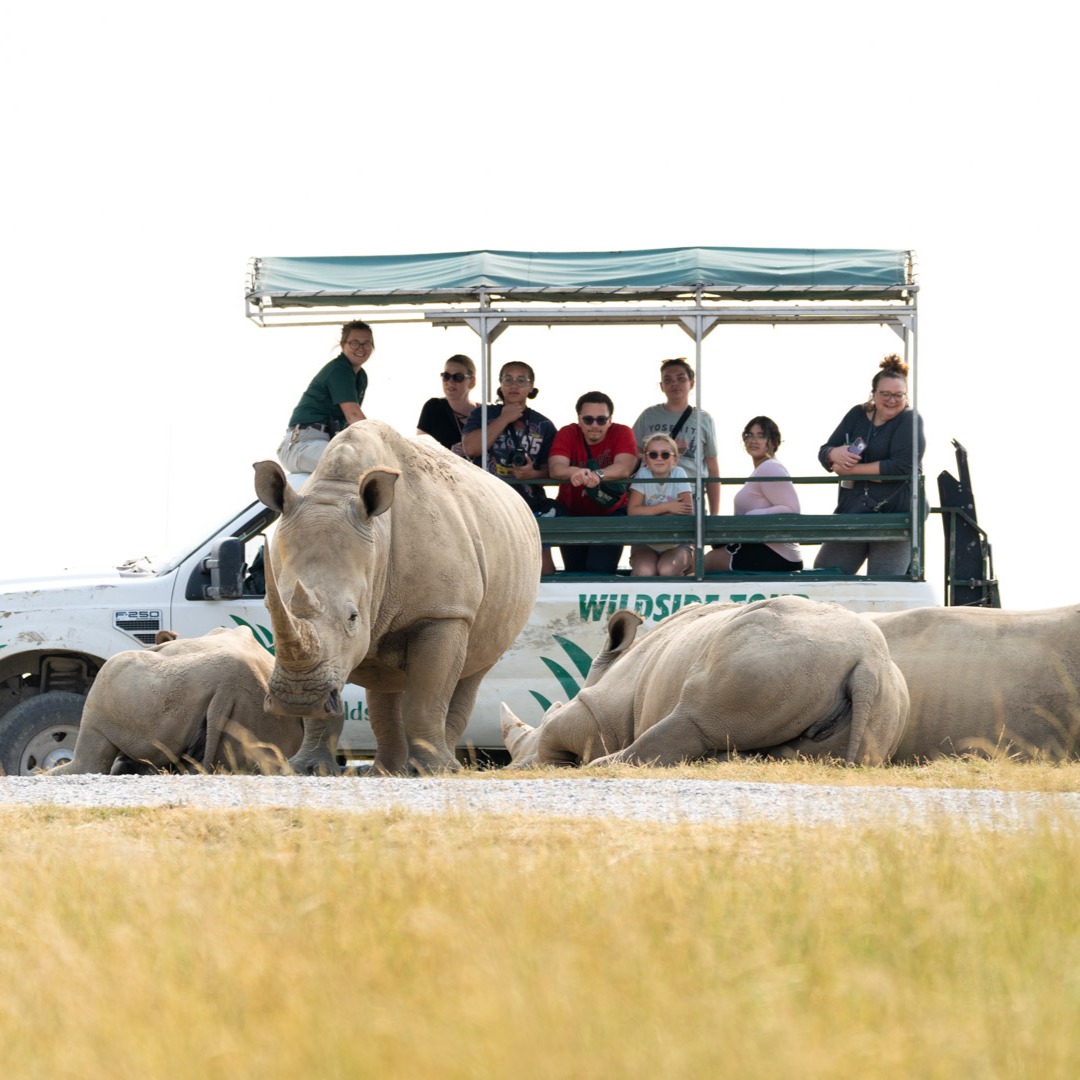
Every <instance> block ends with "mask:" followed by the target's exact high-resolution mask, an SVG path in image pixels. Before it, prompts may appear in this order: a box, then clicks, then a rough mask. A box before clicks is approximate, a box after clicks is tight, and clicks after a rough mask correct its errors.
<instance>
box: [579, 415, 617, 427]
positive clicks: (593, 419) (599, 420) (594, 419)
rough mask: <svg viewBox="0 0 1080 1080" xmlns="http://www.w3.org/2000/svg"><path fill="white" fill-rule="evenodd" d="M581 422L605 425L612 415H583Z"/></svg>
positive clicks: (599, 425) (598, 425)
mask: <svg viewBox="0 0 1080 1080" xmlns="http://www.w3.org/2000/svg"><path fill="white" fill-rule="evenodd" d="M580 419H581V422H582V423H583V424H595V425H596V426H597V427H603V426H604V425H605V424H606V423H607V422H608V421H609V420H610V419H611V417H610V416H585V415H582V416H581V418H580Z"/></svg>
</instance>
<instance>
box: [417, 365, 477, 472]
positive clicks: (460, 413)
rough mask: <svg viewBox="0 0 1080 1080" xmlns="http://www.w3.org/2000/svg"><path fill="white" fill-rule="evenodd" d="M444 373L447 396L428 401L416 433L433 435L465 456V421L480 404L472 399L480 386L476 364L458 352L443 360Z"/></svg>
mask: <svg viewBox="0 0 1080 1080" xmlns="http://www.w3.org/2000/svg"><path fill="white" fill-rule="evenodd" d="M441 377H442V387H443V396H442V397H434V398H428V400H427V401H425V402H424V407H423V408H422V409H421V410H420V419H419V420H417V421H416V434H417V435H430V436H431V437H432V438H433V439H435V440H436V441H437V442H441V443H442V444H443V446H445V447H446V449H447V450H453V451H454V453H455V454H459V455H460V456H461V457H464V456H465V451H464V450H463V449H462V448H461V439H462V435H463V434H464V432H465V424H466V422H467V421H468V419H469V417H470V416H471V415H472V411H473V409H475V408H476V406H475V405H474V404H473V403H472V402H471V401H470V400H469V394H470V393H471V392H472V389H473V387H474V386H476V365H475V364H474V363H473V362H472V360H471V359H470V358H469V357H468V356H466V355H465V354H464V353H455V354H454V355H453V356H451V357H450V359H449V360H447V361H446V363H445V364H443V369H442V376H441Z"/></svg>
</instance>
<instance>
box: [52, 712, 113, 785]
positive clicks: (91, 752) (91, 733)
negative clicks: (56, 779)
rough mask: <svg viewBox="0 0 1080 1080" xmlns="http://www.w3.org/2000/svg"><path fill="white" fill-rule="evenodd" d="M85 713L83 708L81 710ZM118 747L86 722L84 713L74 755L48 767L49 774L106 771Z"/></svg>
mask: <svg viewBox="0 0 1080 1080" xmlns="http://www.w3.org/2000/svg"><path fill="white" fill-rule="evenodd" d="M83 711H84V713H85V709H84V710H83ZM119 753H120V748H119V747H118V746H116V744H115V743H114V742H113V741H112V740H111V739H108V738H106V737H105V736H104V735H103V734H102V733H101V732H100V731H98V730H97V728H96V727H94V725H93V724H92V723H90V724H88V723H87V721H86V717H85V715H84V716H83V720H82V723H81V724H80V725H79V737H78V738H77V739H76V740H75V756H74V757H73V758H72V759H71V760H70V761H65V762H64V764H63V765H57V766H56V768H55V769H50V770H49V772H48V775H49V776H61V775H63V774H67V775H69V776H73V775H77V774H79V773H107V772H108V771H109V770H110V769H111V768H112V763H113V762H114V761H115V760H116V756H117V754H119Z"/></svg>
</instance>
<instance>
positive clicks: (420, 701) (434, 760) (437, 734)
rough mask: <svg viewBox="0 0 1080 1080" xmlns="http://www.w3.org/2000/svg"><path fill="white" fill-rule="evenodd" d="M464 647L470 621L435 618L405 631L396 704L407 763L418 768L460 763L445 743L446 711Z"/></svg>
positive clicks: (447, 768)
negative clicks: (402, 672)
mask: <svg viewBox="0 0 1080 1080" xmlns="http://www.w3.org/2000/svg"><path fill="white" fill-rule="evenodd" d="M468 647H469V627H468V624H467V623H465V622H464V621H462V620H461V619H435V620H432V621H431V622H428V623H424V624H422V625H420V626H417V627H415V628H414V629H413V630H411V631H410V633H409V636H408V643H407V650H408V651H407V656H408V660H407V662H406V667H405V675H406V681H405V690H404V692H403V693H402V695H401V710H402V716H403V717H404V720H405V736H406V738H407V739H408V740H409V765H410V767H411V768H413V769H415V770H416V771H417V772H418V773H421V774H428V773H435V772H457V771H458V770H459V769H460V768H461V766H460V765H459V764H458V761H457V758H456V757H454V754H453V751H452V750H451V749H450V747H448V746H447V739H446V736H447V714H448V713H449V711H450V703H451V701H452V700H453V697H454V693H455V691H456V689H457V687H458V682H459V679H460V676H461V669H462V668H463V667H464V666H465V656H466V653H467V651H468ZM457 722H458V721H457V720H455V723H457Z"/></svg>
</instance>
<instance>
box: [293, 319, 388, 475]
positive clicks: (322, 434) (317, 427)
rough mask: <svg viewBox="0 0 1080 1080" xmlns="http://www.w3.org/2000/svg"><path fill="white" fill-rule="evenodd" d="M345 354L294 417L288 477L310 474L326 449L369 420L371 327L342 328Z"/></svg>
mask: <svg viewBox="0 0 1080 1080" xmlns="http://www.w3.org/2000/svg"><path fill="white" fill-rule="evenodd" d="M340 344H341V353H340V354H339V355H338V356H336V357H335V358H334V359H333V360H331V361H330V363H329V364H327V365H326V366H325V367H323V368H321V369H320V370H319V371H318V373H317V374H316V375H315V378H314V379H312V380H311V383H310V384H309V385H308V388H307V389H306V390H305V391H304V393H303V395H302V397H301V398H300V401H299V403H298V404H297V406H296V408H295V409H293V411H292V416H291V417H289V427H288V430H287V431H286V432H285V438H284V439H282V440H281V445H280V446H279V447H278V451H277V455H278V460H279V461H280V462H281V464H282V466H283V467H284V469H285V471H286V472H289V473H309V472H311V471H312V470H313V469H314V468H315V466H316V464H317V463H318V461H319V458H320V457H322V452H323V451H324V450H325V449H326V444H327V443H328V442H329V441H330V440H331V439H332V438H333V437H334V436H335V435H336V434H337V433H338V432H339V431H341V430H343V429H344V428H346V427H348V426H349V424H355V423H356V421H357V420H363V419H364V412H363V410H362V409H361V408H360V406H361V405H362V404H363V403H364V394H365V392H366V391H367V384H368V377H367V372H366V371H364V364H366V363H367V361H368V360H369V359H370V358H371V354H372V353H373V352H374V351H375V336H374V334H373V333H372V331H371V327H370V326H368V324H367V323H366V322H360V321H359V320H358V321H356V322H347V323H346V324H345V325H344V326H343V327H342V328H341V343H340Z"/></svg>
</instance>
